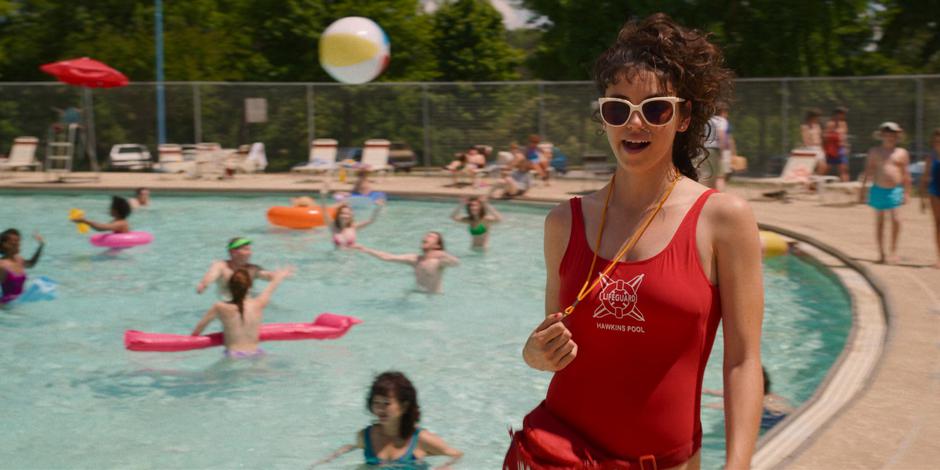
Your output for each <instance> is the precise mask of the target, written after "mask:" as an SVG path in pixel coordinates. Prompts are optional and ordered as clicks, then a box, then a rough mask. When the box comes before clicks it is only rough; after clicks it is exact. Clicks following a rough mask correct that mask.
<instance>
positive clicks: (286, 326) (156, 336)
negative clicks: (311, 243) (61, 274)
mask: <svg viewBox="0 0 940 470" xmlns="http://www.w3.org/2000/svg"><path fill="white" fill-rule="evenodd" d="M359 323H362V320H360V319H358V318H356V317H350V316H346V315H336V314H333V313H321V314H320V315H318V316H317V318H316V319H315V320H314V321H313V322H312V323H266V324H262V325H261V328H260V330H259V332H258V340H259V341H296V340H301V339H336V338H339V337H340V336H343V335H345V334H346V332H347V331H349V329H350V328H352V327H353V326H355V325H358V324H359ZM224 342H225V337H224V335H223V334H222V333H221V332H219V333H211V334H208V335H202V336H190V335H175V334H165V333H145V332H143V331H137V330H127V331H125V332H124V347H125V348H127V349H128V350H130V351H154V352H174V351H189V350H191V349H202V348H210V347H213V346H221V345H222V344H224Z"/></svg>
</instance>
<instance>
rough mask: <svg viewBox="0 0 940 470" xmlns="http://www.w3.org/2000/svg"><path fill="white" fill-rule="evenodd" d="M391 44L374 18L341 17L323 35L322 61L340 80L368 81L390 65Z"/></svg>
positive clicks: (332, 75)
mask: <svg viewBox="0 0 940 470" xmlns="http://www.w3.org/2000/svg"><path fill="white" fill-rule="evenodd" d="M389 46H390V44H389V42H388V36H386V35H385V31H382V28H380V27H379V25H377V24H375V22H374V21H372V20H370V19H368V18H363V17H361V16H349V17H346V18H341V19H338V20H336V21H334V22H333V24H331V25H330V26H329V27H328V28H326V31H324V32H323V35H322V36H320V65H322V66H323V68H324V69H325V70H326V72H327V73H328V74H330V76H331V77H333V78H335V79H336V80H337V81H339V82H343V83H366V82H368V81H370V80H372V79H374V78H375V77H378V76H379V74H380V73H382V71H383V70H385V67H387V66H388V61H389Z"/></svg>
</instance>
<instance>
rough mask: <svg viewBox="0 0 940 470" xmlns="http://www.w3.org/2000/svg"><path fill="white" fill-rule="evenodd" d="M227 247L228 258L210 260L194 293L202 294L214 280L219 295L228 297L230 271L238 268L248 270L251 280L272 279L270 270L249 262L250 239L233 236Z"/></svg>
mask: <svg viewBox="0 0 940 470" xmlns="http://www.w3.org/2000/svg"><path fill="white" fill-rule="evenodd" d="M227 247H228V256H229V259H227V260H218V261H214V262H212V264H211V265H210V266H209V270H208V271H206V274H205V276H203V277H202V280H201V281H199V284H197V285H196V293H198V294H202V293H203V292H205V290H206V288H207V287H209V285H211V284H212V283H213V282H215V283H217V285H218V288H219V295H220V296H222V297H229V292H228V280H229V278H231V277H232V273H234V272H235V271H236V270H238V269H244V270H246V271H248V274H249V275H250V276H251V279H252V281H254V280H255V279H259V278H260V279H264V280H266V281H270V280H271V279H272V273H271V272H269V271H265V270H264V268H262V267H261V266H258V265H257V264H252V263H251V262H250V261H251V240H249V239H247V238H244V237H235V238H233V239H231V240H229V242H228V245H227Z"/></svg>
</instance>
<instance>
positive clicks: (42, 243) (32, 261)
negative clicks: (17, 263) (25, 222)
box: [23, 232, 46, 268]
mask: <svg viewBox="0 0 940 470" xmlns="http://www.w3.org/2000/svg"><path fill="white" fill-rule="evenodd" d="M33 238H35V239H36V241H37V242H39V247H38V248H36V251H35V252H34V253H33V257H32V258H30V259H28V260H26V261H25V262H24V263H23V264H24V265H25V266H26V267H27V268H31V267H33V266H36V263H38V262H39V256H40V255H42V248H43V247H44V246H46V241H45V240H43V238H42V235H40V234H39V233H38V232H37V233H34V234H33Z"/></svg>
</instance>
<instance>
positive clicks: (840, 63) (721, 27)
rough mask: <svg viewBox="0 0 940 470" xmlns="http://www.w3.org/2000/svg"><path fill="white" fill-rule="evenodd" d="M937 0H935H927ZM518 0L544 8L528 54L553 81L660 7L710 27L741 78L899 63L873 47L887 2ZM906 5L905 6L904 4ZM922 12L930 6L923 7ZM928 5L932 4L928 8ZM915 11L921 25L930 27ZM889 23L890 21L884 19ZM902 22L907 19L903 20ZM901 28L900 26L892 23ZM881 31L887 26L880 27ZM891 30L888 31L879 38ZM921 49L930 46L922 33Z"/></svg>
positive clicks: (585, 65) (586, 68) (880, 68)
mask: <svg viewBox="0 0 940 470" xmlns="http://www.w3.org/2000/svg"><path fill="white" fill-rule="evenodd" d="M929 1H933V2H936V0H929ZM624 3H625V2H620V1H615V0H570V1H565V2H558V1H554V0H521V4H522V5H523V6H525V7H526V8H528V9H530V10H532V11H533V12H535V13H537V14H540V15H543V16H545V17H546V18H547V20H548V21H547V22H546V23H545V24H543V25H542V26H541V27H540V29H541V30H542V34H543V40H542V41H541V43H540V44H539V46H538V48H537V49H536V51H534V54H532V56H531V57H530V59H529V66H530V67H531V68H532V69H533V70H534V71H535V73H536V75H538V76H540V77H542V78H545V79H552V80H562V79H566V80H583V79H585V78H587V77H588V76H589V75H590V69H591V66H592V64H593V61H594V59H595V58H596V57H597V56H598V55H599V54H600V53H601V52H602V51H603V50H604V49H605V48H606V47H608V46H609V45H610V44H611V43H612V42H613V40H614V39H615V38H616V34H617V31H618V30H619V29H620V26H622V25H623V23H624V22H626V21H627V20H628V19H630V18H644V17H646V16H648V15H650V14H653V13H656V12H664V13H667V14H669V15H670V16H672V17H673V18H674V19H675V20H676V21H678V22H679V23H681V24H684V25H686V26H690V27H694V28H698V29H701V30H704V31H707V32H710V33H713V34H714V38H715V41H716V42H717V43H718V44H719V45H721V46H722V48H723V50H724V52H725V56H726V59H727V63H728V64H729V66H730V67H731V68H732V69H734V70H735V72H737V74H738V75H739V76H741V77H755V76H807V75H812V76H816V75H860V74H876V73H890V72H893V71H896V70H897V65H896V61H895V60H894V58H893V56H892V54H889V53H883V52H880V51H879V48H878V42H877V39H878V35H877V34H876V32H877V29H878V28H879V25H880V24H881V23H882V22H883V21H884V19H885V16H886V14H887V13H886V11H895V10H896V9H888V10H886V8H885V7H884V5H886V4H888V2H887V1H880V2H879V1H871V0H826V1H819V0H794V1H790V2H786V3H781V2H779V1H774V0H700V1H691V2H690V1H685V0H661V1H649V0H647V1H634V2H629V5H625V4H624ZM894 3H899V4H900V3H904V4H905V5H904V6H903V7H901V10H903V11H904V12H905V13H906V14H907V15H917V13H913V12H916V11H924V10H923V9H921V8H915V7H914V5H913V4H914V3H923V2H916V1H915V0H896V1H895V2H894ZM908 4H909V5H908ZM926 11H931V10H929V9H927V10H926ZM933 11H936V8H934V10H933ZM920 16H921V23H919V24H921V25H923V26H925V28H922V30H925V31H927V33H925V35H926V36H929V37H936V34H933V36H930V33H929V31H934V32H935V31H936V26H933V27H932V29H931V28H929V27H926V26H928V24H935V23H936V22H934V23H929V21H930V20H928V19H927V18H926V16H925V15H920ZM889 24H890V23H889ZM900 24H903V25H907V24H910V22H901V23H900ZM898 30H899V31H904V27H903V26H901V27H899V28H898ZM886 31H887V30H886ZM888 37H889V36H888V35H887V34H886V36H885V38H888ZM922 43H923V47H921V48H919V49H918V50H919V51H922V52H921V56H923V55H925V54H926V55H929V52H933V51H936V50H937V48H936V47H934V48H933V49H929V47H927V46H928V45H930V44H934V43H931V42H930V40H929V39H924V40H922Z"/></svg>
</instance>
